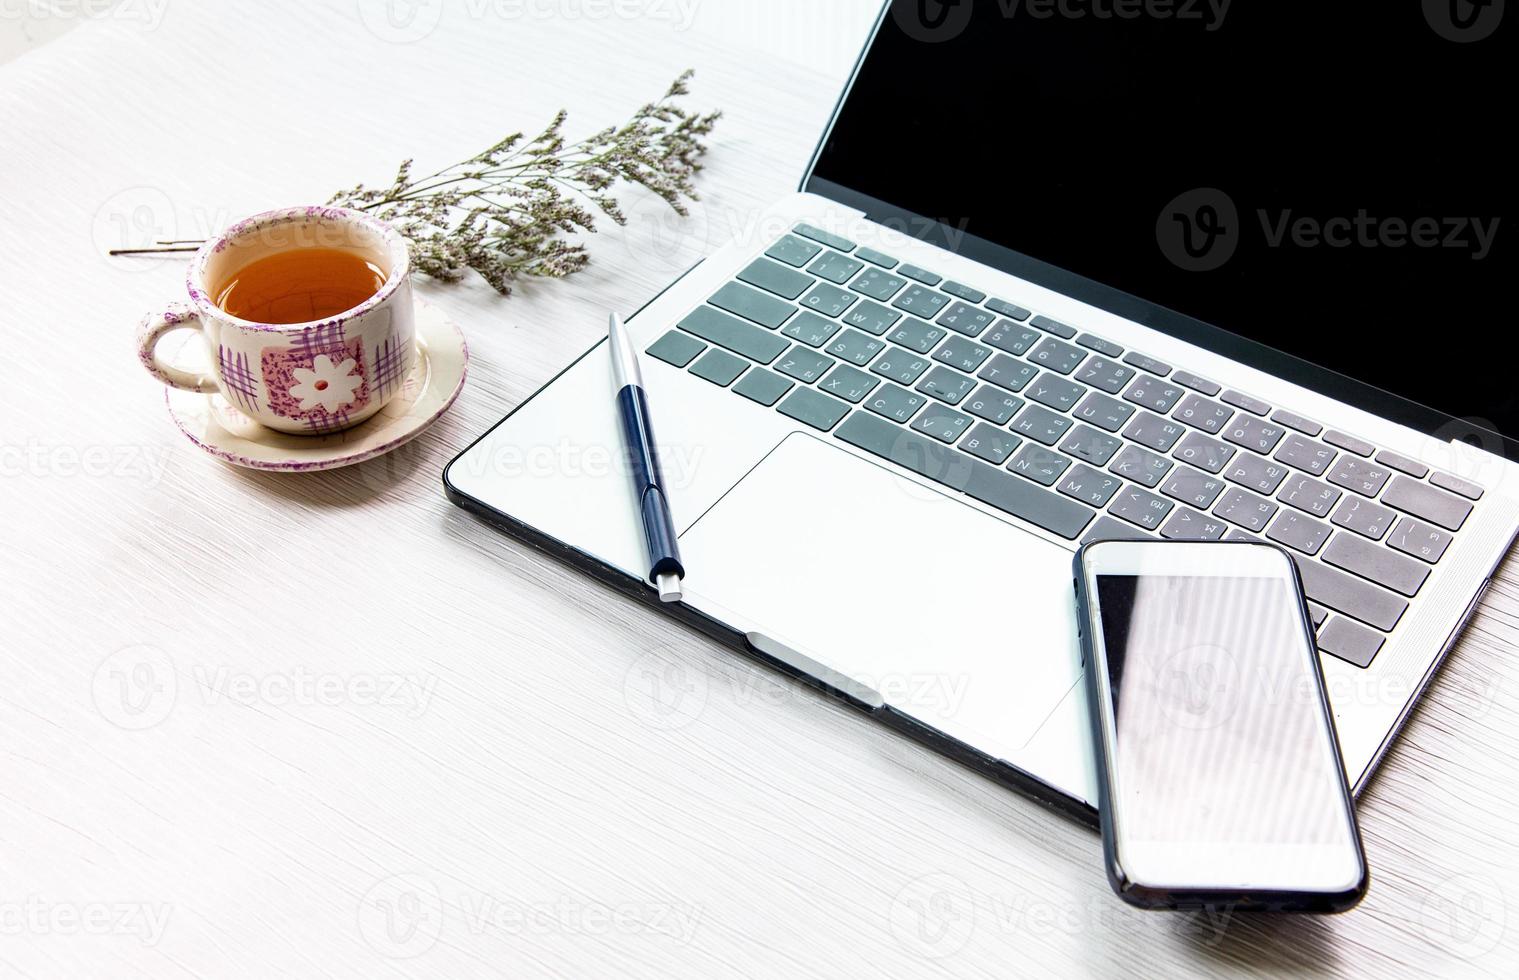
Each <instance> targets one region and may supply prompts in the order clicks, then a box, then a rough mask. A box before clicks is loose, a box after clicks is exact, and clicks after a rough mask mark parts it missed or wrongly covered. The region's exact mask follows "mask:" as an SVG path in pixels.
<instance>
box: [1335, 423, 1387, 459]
mask: <svg viewBox="0 0 1519 980" xmlns="http://www.w3.org/2000/svg"><path fill="white" fill-rule="evenodd" d="M1324 441H1325V442H1327V443H1329V444H1330V445H1331V446H1338V447H1340V448H1341V449H1343V450H1345V451H1346V452H1348V453H1355V454H1356V455H1357V456H1370V455H1371V453H1372V451H1373V450H1375V449H1376V448H1377V447H1375V446H1373V445H1372V444H1371V443H1369V442H1366V441H1364V440H1362V439H1357V438H1356V437H1355V436H1347V435H1346V434H1345V433H1343V432H1336V431H1334V430H1333V429H1330V430H1329V431H1328V432H1326V433H1324Z"/></svg>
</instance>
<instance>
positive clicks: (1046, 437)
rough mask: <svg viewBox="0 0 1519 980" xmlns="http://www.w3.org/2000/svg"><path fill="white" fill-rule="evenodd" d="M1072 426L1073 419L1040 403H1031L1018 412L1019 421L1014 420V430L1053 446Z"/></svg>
mask: <svg viewBox="0 0 1519 980" xmlns="http://www.w3.org/2000/svg"><path fill="white" fill-rule="evenodd" d="M1070 427H1071V420H1070V419H1068V418H1066V417H1065V416H1064V415H1056V414H1055V413H1054V412H1051V411H1049V410H1048V409H1043V408H1040V407H1039V406H1038V405H1030V406H1028V407H1027V408H1025V409H1024V410H1023V411H1022V412H1019V413H1018V419H1017V421H1015V422H1013V431H1014V432H1021V433H1023V434H1024V435H1026V436H1028V437H1029V438H1030V439H1032V440H1034V441H1035V442H1039V443H1043V444H1044V445H1046V446H1053V445H1054V444H1055V443H1057V442H1059V441H1060V437H1061V436H1063V435H1065V430H1067V429H1069V428H1070Z"/></svg>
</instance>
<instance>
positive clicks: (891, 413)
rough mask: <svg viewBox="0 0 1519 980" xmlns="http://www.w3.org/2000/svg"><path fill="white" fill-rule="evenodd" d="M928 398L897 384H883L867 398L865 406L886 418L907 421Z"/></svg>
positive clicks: (926, 402)
mask: <svg viewBox="0 0 1519 980" xmlns="http://www.w3.org/2000/svg"><path fill="white" fill-rule="evenodd" d="M926 404H928V399H927V398H924V397H923V396H922V395H918V394H914V393H913V392H910V391H907V390H905V389H902V388H898V387H897V386H896V385H882V386H881V387H879V388H877V389H876V391H875V393H874V394H872V395H871V396H870V397H869V398H868V399H866V400H865V407H866V408H868V409H870V410H871V411H872V412H875V413H876V414H877V415H880V416H882V417H884V418H888V419H892V420H894V421H897V422H906V421H907V420H908V419H910V418H912V417H913V413H915V412H916V411H917V410H918V409H920V408H922V407H923V406H924V405H926Z"/></svg>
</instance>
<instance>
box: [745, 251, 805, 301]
mask: <svg viewBox="0 0 1519 980" xmlns="http://www.w3.org/2000/svg"><path fill="white" fill-rule="evenodd" d="M738 277H739V278H740V279H742V280H743V281H744V282H747V283H748V284H749V285H751V286H758V287H759V288H761V289H763V290H765V291H767V292H771V293H774V294H776V295H777V296H784V297H785V298H786V299H796V298H797V297H798V296H800V295H802V293H804V292H806V290H807V287H808V286H810V285H812V284H813V282H815V281H816V280H814V279H813V278H812V277H811V276H809V275H807V274H806V273H805V272H798V271H796V270H795V269H789V268H787V267H786V266H784V265H777V264H776V263H774V262H771V261H770V260H769V259H755V260H754V261H753V262H750V263H749V264H748V265H747V266H745V267H744V271H743V272H740V273H739V274H738Z"/></svg>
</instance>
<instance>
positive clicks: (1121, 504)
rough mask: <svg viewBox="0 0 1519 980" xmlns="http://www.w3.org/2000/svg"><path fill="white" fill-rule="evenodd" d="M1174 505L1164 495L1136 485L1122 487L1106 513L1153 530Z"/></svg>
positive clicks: (1147, 529)
mask: <svg viewBox="0 0 1519 980" xmlns="http://www.w3.org/2000/svg"><path fill="white" fill-rule="evenodd" d="M1175 506H1176V505H1175V504H1173V503H1172V502H1171V501H1169V500H1166V499H1165V498H1164V497H1157V496H1155V494H1153V493H1150V492H1148V491H1145V490H1140V489H1139V488H1137V487H1124V488H1123V491H1122V492H1121V493H1119V494H1118V496H1117V497H1116V498H1114V500H1113V504H1112V506H1111V507H1109V508H1108V513H1109V514H1112V515H1113V516H1115V517H1122V518H1123V519H1124V520H1126V521H1132V522H1133V523H1135V524H1138V525H1139V526H1140V527H1142V528H1144V529H1145V530H1146V531H1153V530H1155V529H1156V528H1158V527H1160V524H1161V522H1162V521H1164V520H1165V519H1166V515H1167V514H1169V513H1171V508H1173V507H1175Z"/></svg>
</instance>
